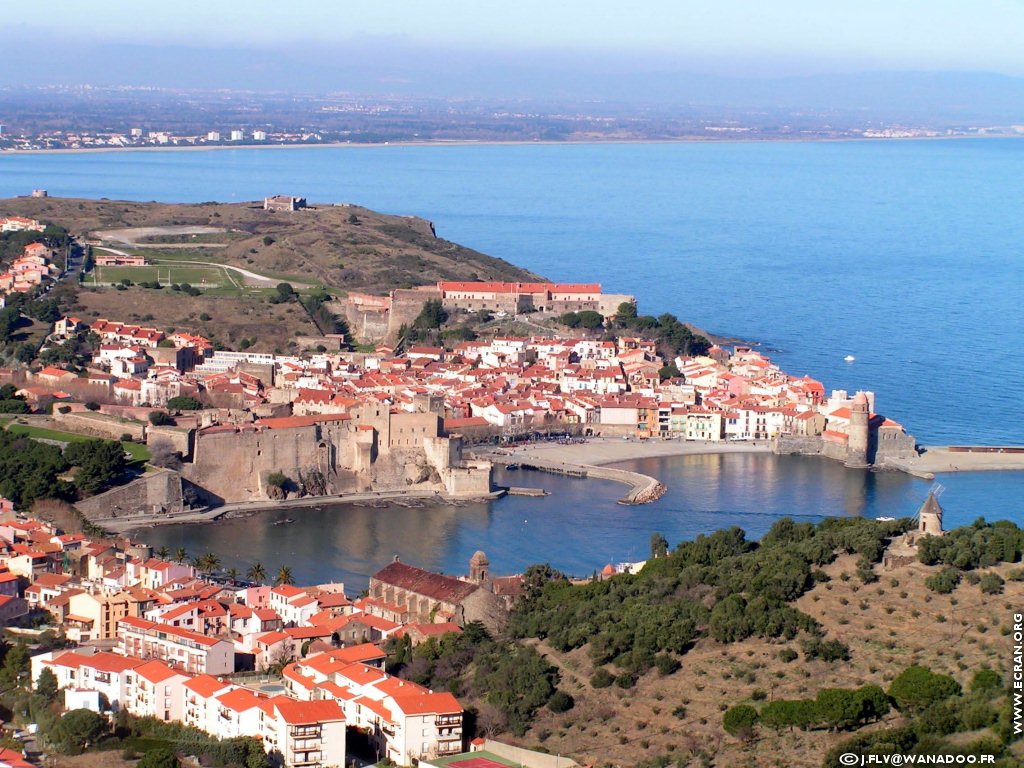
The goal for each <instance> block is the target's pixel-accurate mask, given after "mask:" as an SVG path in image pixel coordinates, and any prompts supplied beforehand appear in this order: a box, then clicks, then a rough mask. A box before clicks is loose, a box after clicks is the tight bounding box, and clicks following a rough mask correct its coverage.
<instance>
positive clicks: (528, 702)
mask: <svg viewBox="0 0 1024 768" xmlns="http://www.w3.org/2000/svg"><path fill="white" fill-rule="evenodd" d="M908 522H909V521H906V520H904V521H898V522H880V521H876V520H867V519H851V518H844V519H829V520H826V521H824V522H822V523H820V524H818V525H812V524H809V523H807V524H800V523H795V522H793V521H792V520H782V521H780V522H778V523H776V524H775V525H774V526H773V528H772V529H771V531H770V532H769V533H768V534H766V535H765V536H764V537H763V538H762V539H761V541H760V542H752V541H748V540H747V539H746V537H745V536H744V534H743V531H742V530H740V529H738V528H732V529H729V530H724V531H718V532H716V533H714V534H712V535H710V536H700V537H698V538H697V539H696V540H694V541H690V542H683V543H681V544H680V545H679V546H678V547H677V548H675V549H674V550H672V551H671V552H669V551H668V548H667V546H666V545H665V542H664V539H662V538H661V537H660V536H655V537H654V538H653V539H652V550H655V551H657V552H659V553H661V556H660V557H657V558H656V559H653V560H650V561H648V563H647V565H646V566H645V567H644V569H643V570H642V571H640V573H638V574H637V575H628V574H624V575H618V576H614V577H612V578H610V579H606V580H596V579H595V580H593V581H591V582H588V583H585V584H573V583H570V582H569V581H568V580H566V579H565V578H564V577H563V576H562V575H561V574H559V573H557V572H556V571H554V570H552V569H550V568H549V567H547V566H535V567H533V568H531V569H529V570H528V571H527V574H526V576H527V579H526V584H525V597H524V599H523V600H522V601H521V603H520V604H519V605H518V606H517V608H516V610H515V612H514V613H513V615H512V621H511V625H510V634H511V636H512V637H510V638H505V639H503V640H501V641H500V644H501V645H503V646H504V647H505V648H506V658H507V651H508V650H511V649H516V653H517V654H518V656H517V662H516V663H515V664H514V665H512V666H513V669H505V668H504V666H505V665H502V664H500V663H498V662H496V660H495V657H494V654H493V647H494V646H493V643H492V642H491V641H483V642H481V641H479V640H478V639H475V638H474V637H473V635H472V634H470V635H469V636H468V637H467V636H463V637H460V638H457V639H456V638H451V639H449V640H446V641H442V642H439V643H434V642H430V643H426V644H424V645H423V646H420V647H418V648H415V649H397V650H398V651H399V652H398V653H397V654H396V655H395V656H394V657H393V664H394V666H395V668H396V671H398V672H399V673H400V674H403V675H406V676H409V677H411V678H413V679H417V680H419V681H421V682H425V683H427V684H430V685H432V686H434V687H437V688H444V687H447V688H449V689H450V690H453V691H454V692H456V693H457V694H459V695H462V696H464V697H465V698H466V699H467V700H468V701H469V702H472V704H473V706H474V709H475V712H476V728H477V730H478V732H481V733H485V734H502V733H507V734H509V737H510V738H513V739H515V740H517V741H518V742H520V743H523V744H524V745H528V746H532V747H538V746H539V747H540V748H542V749H545V750H548V751H550V752H552V753H561V754H571V755H573V756H575V757H576V758H577V759H579V760H580V761H581V762H589V763H592V764H594V765H595V766H600V767H601V768H625V767H626V766H630V768H640V767H641V766H642V767H643V768H666V767H674V768H681V767H682V766H711V765H715V766H743V767H745V768H747V767H749V768H761V767H762V766H771V767H773V768H774V767H778V768H783V767H785V768H790V767H791V766H805V767H806V768H816V767H817V766H824V767H825V768H832V766H836V765H838V762H837V760H838V755H839V754H840V753H841V752H854V753H857V754H885V753H888V752H892V751H894V750H895V751H898V752H903V753H911V752H913V753H916V754H922V755H923V754H953V753H959V754H964V755H967V754H975V755H978V754H990V755H996V756H998V761H997V762H996V763H995V765H997V766H1001V767H1002V766H1011V765H1019V764H1021V763H1020V758H1021V754H1019V752H1018V751H1017V750H1018V749H1019V747H1020V744H1019V743H1018V744H1014V743H1013V739H1012V737H1011V733H1010V727H1009V723H1010V721H1009V715H1010V707H1009V699H1008V697H1007V690H1008V688H1007V686H1008V682H1009V678H1008V673H1009V664H1010V661H1011V654H1010V650H1011V639H1012V634H1011V632H1012V626H1013V610H1014V606H1019V605H1021V604H1022V598H1024V581H1022V579H1024V569H1022V568H1020V567H1019V566H1017V565H1014V563H1018V562H1019V561H1020V558H1021V554H1022V551H1024V531H1022V530H1021V529H1019V528H1017V526H1016V525H1014V524H1013V523H1007V522H998V523H995V524H987V523H985V522H983V521H979V522H977V523H975V524H974V525H972V526H968V527H964V528H961V529H958V530H956V531H953V532H950V533H948V534H947V535H946V536H945V537H944V538H942V539H940V540H926V543H925V544H923V545H922V546H921V548H920V561H919V562H913V563H909V564H903V565H900V566H898V567H895V568H893V569H889V570H885V569H883V568H882V567H881V564H880V561H881V559H882V556H883V554H884V552H885V549H886V547H887V545H888V543H889V542H890V541H891V540H892V539H893V538H897V537H900V536H902V533H903V531H904V530H905V528H906V526H907V525H908ZM944 569H947V570H944ZM948 569H953V571H955V573H952V572H951V571H950V570H948ZM936 574H946V575H945V576H944V578H943V579H939V580H936V579H935V578H933V577H934V576H935V575H936ZM949 582H953V583H952V586H949ZM506 643H507V644H509V645H504V644H506ZM518 669H530V670H531V674H530V675H529V676H528V677H527V678H526V679H521V678H519V677H517V676H516V675H515V671H516V670H518ZM499 681H500V684H499Z"/></svg>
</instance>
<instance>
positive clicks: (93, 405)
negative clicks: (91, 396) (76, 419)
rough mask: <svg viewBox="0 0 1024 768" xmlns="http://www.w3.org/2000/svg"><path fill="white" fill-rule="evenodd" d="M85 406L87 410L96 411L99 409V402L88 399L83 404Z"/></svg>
mask: <svg viewBox="0 0 1024 768" xmlns="http://www.w3.org/2000/svg"><path fill="white" fill-rule="evenodd" d="M85 408H86V410H88V411H98V410H99V409H100V404H99V403H97V402H95V401H94V400H90V401H89V402H87V403H86V404H85Z"/></svg>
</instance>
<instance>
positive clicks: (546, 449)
mask: <svg viewBox="0 0 1024 768" xmlns="http://www.w3.org/2000/svg"><path fill="white" fill-rule="evenodd" d="M502 450H507V454H506V456H505V457H504V458H505V459H506V460H508V461H521V460H525V459H531V458H535V459H540V460H544V461H551V462H560V463H566V464H580V465H590V466H595V467H601V466H607V465H610V464H619V463H621V462H624V461H633V460H636V459H653V458H660V457H664V456H703V455H710V454H724V453H771V452H772V448H771V445H769V444H768V443H767V442H759V443H747V442H743V443H704V442H695V441H685V440H622V439H619V440H615V439H612V438H589V439H588V440H587V441H586V442H585V443H577V444H574V445H560V444H558V443H534V444H531V445H525V446H517V447H515V448H512V449H502Z"/></svg>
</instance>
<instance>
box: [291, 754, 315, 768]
mask: <svg viewBox="0 0 1024 768" xmlns="http://www.w3.org/2000/svg"><path fill="white" fill-rule="evenodd" d="M321 760H323V753H322V752H293V753H292V756H291V759H290V760H289V761H288V762H289V763H290V764H291V765H294V766H300V765H320V761H321Z"/></svg>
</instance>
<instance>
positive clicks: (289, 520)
mask: <svg viewBox="0 0 1024 768" xmlns="http://www.w3.org/2000/svg"><path fill="white" fill-rule="evenodd" d="M294 522H295V521H294V520H293V519H292V518H290V517H286V518H285V519H284V520H275V521H274V525H288V523H294Z"/></svg>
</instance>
